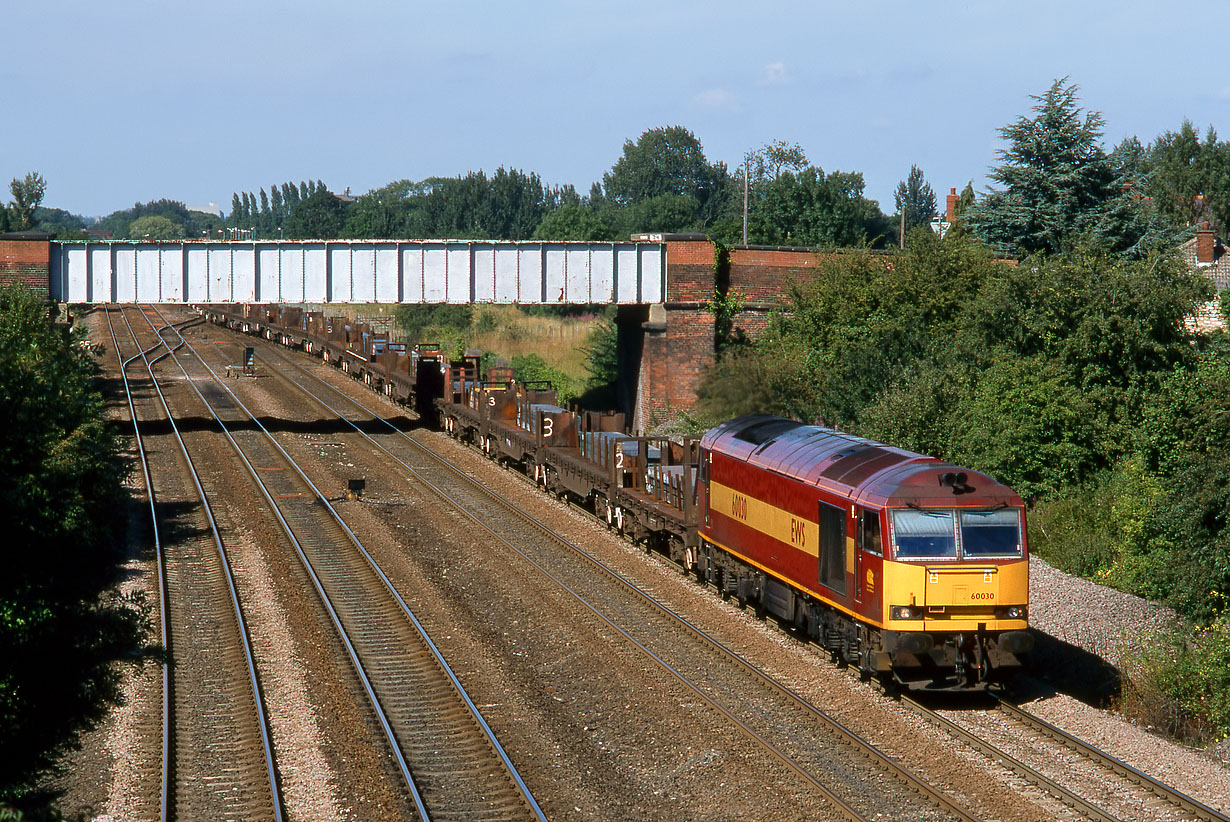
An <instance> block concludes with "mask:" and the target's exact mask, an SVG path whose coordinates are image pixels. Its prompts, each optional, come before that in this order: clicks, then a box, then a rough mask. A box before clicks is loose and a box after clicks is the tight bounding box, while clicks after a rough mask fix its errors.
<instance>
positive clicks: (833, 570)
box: [818, 500, 847, 596]
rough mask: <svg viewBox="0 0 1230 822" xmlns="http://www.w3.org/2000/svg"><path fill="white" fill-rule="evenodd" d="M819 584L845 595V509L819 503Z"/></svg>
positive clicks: (822, 502)
mask: <svg viewBox="0 0 1230 822" xmlns="http://www.w3.org/2000/svg"><path fill="white" fill-rule="evenodd" d="M818 521H819V524H820V529H819V530H820V546H819V548H820V557H819V559H820V584H821V585H823V586H824V587H826V588H828V589H830V590H832V591H835V592H837V593H838V594H841V595H843V596H844V595H845V593H846V552H847V546H846V509H845V506H842V507H841V508H838V507H837V506H836V505H829V504H828V503H827V502H824V501H823V500H822V501H821V502H820V514H819V517H818Z"/></svg>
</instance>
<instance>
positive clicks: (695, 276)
mask: <svg viewBox="0 0 1230 822" xmlns="http://www.w3.org/2000/svg"><path fill="white" fill-rule="evenodd" d="M655 239H657V238H655ZM661 240H662V241H663V242H665V244H666V268H667V271H666V302H665V303H663V304H662V305H660V306H651V307H650V308H649V310H648V318H647V319H645V320H644V321H643V322H642V323H641V326H640V331H641V333H642V336H641V339H640V345H639V349H640V350H639V351H636V350H635V349H636V348H638V346H637V345H636V344H635V343H632V344H629V345H628V346H627V348H626V349H625V350H626V351H627V353H628V355H629V357H628V358H626V359H625V361H626V362H636V363H638V366H637V373H636V378H635V379H636V390H635V399H634V401H633V403H632V404H633V408H632V426H633V428H634V430H636V431H637V432H641V433H643V432H647V431H650V430H652V429H654V428H655V427H657V426H658V425H660V424H661V423H664V422H667V421H669V420H671V419H673V418H675V417H677V416H678V415H679V414H680V413H681V412H691V411H694V410H695V408H696V390H697V388H698V387H699V385H700V383H701V381H702V380H703V378H704V376H705V373H706V372H707V371H708V369H709V368H710V367H711V366H712V365H713V363H714V360H715V357H716V354H717V339H716V327H715V321H716V317H715V316H714V314H713V313H712V312H711V311H708V310H706V308H707V307H708V306H709V305H711V304H712V301H713V298H714V294H715V291H720V292H723V293H727V294H737V295H738V296H739V297H740V299H741V300H742V301H743V305H742V310H741V311H740V312H739V313H738V314H736V315H735V316H734V317H733V318H732V321H733V328H734V331H735V333H736V334H742V335H743V336H745V337H747V338H749V339H755V338H756V337H757V336H759V335H760V334H761V333H762V332H763V330H764V328H765V326H766V325H767V323H768V318H769V314H770V313H771V312H772V311H774V310H776V309H779V308H781V307H782V306H784V305H786V303H787V298H788V295H789V293H790V287H791V285H793V284H795V283H800V282H802V281H804V280H806V279H808V278H810V277H811V276H812V274H813V271H814V267H815V264H816V261H817V254H818V252H817V251H816V250H815V249H803V248H764V247H755V246H752V247H742V246H740V247H734V248H729V249H726V253H727V258H726V264H725V265H719V264H718V263H719V260H718V254H719V249H718V246H716V245H715V244H714V243H712V242H710V241H709V239H708V238H706V237H703V236H697V235H663V236H661ZM630 330H631V329H629V328H628V327H627V325H626V321H625V325H624V333H626V332H627V331H630Z"/></svg>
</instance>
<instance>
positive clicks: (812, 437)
mask: <svg viewBox="0 0 1230 822" xmlns="http://www.w3.org/2000/svg"><path fill="white" fill-rule="evenodd" d="M701 447H703V448H706V449H709V450H711V451H715V452H717V453H720V454H725V455H727V456H730V457H733V458H735V459H738V460H741V461H743V462H746V463H748V464H749V465H754V466H756V467H758V468H762V469H764V470H767V471H772V472H774V473H776V474H780V475H782V476H786V477H790V478H792V479H797V480H800V481H802V482H806V483H808V484H809V485H816V486H819V487H824V488H828V489H830V490H833V491H835V492H837V493H840V494H841V495H842V496H846V497H849V498H851V499H853V500H856V501H858V502H862V503H864V504H874V505H907V504H912V505H918V506H920V507H924V508H925V507H953V506H956V505H960V506H965V505H978V506H982V505H997V504H1000V503H1007V504H1009V505H1020V504H1021V501H1020V497H1018V496H1017V495H1016V493H1015V492H1014V491H1012V489H1010V488H1008V487H1007V486H1005V485H1002V484H1000V483H999V482H997V481H996V480H995V479H994V478H992V477H990V476H987V475H986V474H981V473H979V472H976V471H971V470H969V469H965V468H959V467H957V466H955V465H952V464H951V463H946V462H943V461H941V460H938V459H936V458H935V457H928V456H925V455H923V454H918V453H915V452H913V451H907V450H906V449H904V448H896V447H894V446H891V445H885V444H884V443H881V442H876V441H875V440H869V439H865V438H863V437H856V436H853V435H851V434H846V433H843V432H841V431H834V430H833V429H831V428H823V427H821V426H818V425H805V424H803V423H801V422H796V421H794V420H788V419H785V418H784V417H776V416H771V415H768V414H752V415H748V416H744V417H738V418H736V419H733V420H730V421H729V422H725V423H722V424H721V425H718V426H716V427H714V428H712V429H710V430H709V431H708V432H707V433H706V434H705V435H704V437H703V438H702V440H701ZM962 478H963V479H962Z"/></svg>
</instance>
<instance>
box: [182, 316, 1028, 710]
mask: <svg viewBox="0 0 1230 822" xmlns="http://www.w3.org/2000/svg"><path fill="white" fill-rule="evenodd" d="M206 314H207V316H209V318H210V319H211V320H213V321H215V322H220V323H224V324H226V325H229V326H231V327H233V328H236V329H238V330H242V331H244V332H246V333H250V334H260V335H262V336H265V337H267V338H268V339H271V340H275V341H278V342H280V343H282V344H283V345H289V346H293V347H299V348H302V349H303V350H304V351H306V352H308V353H311V354H315V355H317V356H320V357H322V359H323V360H324V361H325V362H329V363H333V364H336V365H337V366H338V367H339V368H341V369H342V370H343V371H345V372H347V373H349V374H350V375H351V376H353V377H355V378H356V379H359V380H362V381H363V382H364V383H365V384H366V385H368V386H370V387H371V388H373V389H374V390H376V391H381V392H382V393H384V394H386V395H387V396H389V397H391V398H393V399H395V400H397V401H399V402H402V403H405V404H407V405H414V406H415V407H416V408H417V409H418V410H419V413H420V416H421V417H422V418H423V419H424V420H425V421H427V422H428V423H429V424H439V425H440V426H441V427H442V428H443V429H444V430H445V431H446V432H447V433H449V434H450V435H452V436H454V437H457V438H458V439H461V440H463V441H466V442H470V443H473V444H474V445H476V446H477V447H479V448H481V450H482V451H483V453H485V454H486V455H487V456H489V457H490V458H492V459H494V460H499V461H501V462H505V463H507V464H509V465H512V466H516V467H519V468H520V469H522V470H524V471H525V472H526V473H527V474H529V475H531V476H532V477H533V479H534V481H535V483H537V484H539V485H541V486H542V487H544V488H546V489H548V490H550V491H553V492H554V493H556V494H559V495H561V496H564V495H567V496H568V497H570V498H571V499H573V500H574V501H576V502H577V503H579V504H580V505H583V506H585V507H587V508H589V509H590V510H592V511H594V513H595V514H597V515H598V516H599V517H602V518H604V519H605V520H606V522H607V523H608V524H609V525H611V526H612V527H613V528H616V529H617V530H619V531H620V532H621V533H622V534H624V535H625V536H627V537H628V538H629V539H632V540H633V541H635V542H638V543H642V544H645V545H646V546H649V547H653V548H656V549H659V550H662V551H663V552H664V553H666V554H667V555H668V556H670V557H671V558H672V559H674V560H675V561H677V562H679V563H681V564H682V565H683V567H684V568H685V569H687V570H688V571H691V572H694V573H695V574H696V575H697V577H698V578H700V579H701V580H703V581H705V582H708V583H711V584H713V585H714V586H716V587H717V588H718V590H719V591H721V593H722V594H723V596H735V597H737V598H738V599H739V600H740V602H743V603H749V604H752V605H754V606H755V607H757V608H758V609H761V610H763V611H764V612H766V613H769V614H772V615H773V616H775V617H776V618H777V619H779V620H780V621H782V622H783V623H784V624H787V625H789V626H792V627H793V628H794V629H796V630H798V631H799V632H800V633H802V634H805V635H806V636H808V637H809V638H811V639H813V640H814V641H816V642H818V643H819V644H821V645H823V646H824V647H825V648H827V649H828V650H829V651H831V652H832V653H833V654H834V656H836V657H838V658H841V659H843V660H845V661H846V662H848V663H849V664H851V665H855V666H857V667H858V668H859V670H860V671H861V672H862V673H863V674H865V675H866V676H868V677H877V678H880V679H881V680H883V681H885V682H895V683H900V684H904V685H906V686H909V687H912V688H931V689H947V688H960V689H966V688H978V687H982V686H984V685H986V684H988V683H993V682H996V681H1003V680H1005V679H1006V678H1008V677H1010V676H1011V675H1012V673H1013V672H1015V671H1016V670H1017V669H1018V668H1020V666H1021V655H1022V654H1024V653H1026V652H1028V651H1029V650H1030V648H1031V647H1032V645H1033V636H1032V635H1031V634H1030V633H1029V631H1028V623H1027V621H1026V617H1027V607H1028V601H1029V553H1028V548H1027V544H1026V534H1025V509H1024V505H1023V504H1022V502H1021V499H1020V497H1019V496H1017V494H1016V493H1014V492H1013V491H1012V489H1010V488H1008V487H1006V486H1004V485H1001V484H1000V483H999V482H996V481H995V480H994V479H992V478H991V477H989V476H986V475H985V474H979V473H977V472H974V471H969V470H966V469H962V468H958V467H956V466H953V465H951V464H948V463H945V462H941V461H940V460H937V459H934V458H932V457H926V456H923V455H921V454H916V453H912V452H910V451H906V450H903V449H900V448H894V447H892V446H888V445H884V444H882V443H878V442H873V441H871V440H867V439H862V438H859V437H854V436H851V435H849V434H844V433H841V432H839V431H833V430H831V429H827V428H820V427H817V426H812V425H804V424H803V423H799V422H795V421H793V420H788V419H783V418H781V417H774V416H766V415H752V416H746V417H740V418H739V419H735V420H731V421H730V422H726V423H723V424H721V425H718V426H717V427H715V428H713V429H710V430H709V431H708V432H707V433H705V434H704V436H703V437H702V438H700V440H699V442H697V440H696V439H695V438H684V439H683V440H680V441H672V440H668V439H666V438H662V437H633V436H630V435H628V434H626V433H622V430H621V429H622V428H623V424H622V415H614V416H611V417H606V416H599V415H593V414H578V413H574V412H572V411H570V410H568V409H565V408H562V407H560V406H558V405H556V404H555V403H556V399H555V393H554V391H553V390H550V389H548V388H546V387H544V386H538V385H533V384H527V383H520V382H517V381H516V380H515V379H514V378H513V374H512V372H511V370H510V369H507V368H503V369H496V370H489V371H488V373H487V374H486V379H482V378H480V374H479V362H478V360H477V358H472V357H471V358H463V359H461V360H458V361H455V362H447V361H446V360H445V359H444V358H443V357H442V356H441V355H440V352H439V348H438V346H423V345H418V346H414V347H413V348H411V347H410V346H408V345H402V344H398V343H395V342H392V341H390V340H389V339H388V338H387V336H384V335H381V334H377V333H374V332H372V331H371V329H369V328H367V327H366V326H365V325H364V324H363V323H352V322H350V321H347V320H345V319H342V318H324V317H322V316H321V315H320V314H318V313H308V314H302V313H301V312H298V311H297V310H294V309H282V310H281V312H280V313H279V312H276V311H273V310H272V309H270V308H269V307H260V306H249V307H245V308H243V309H242V311H241V312H237V311H234V310H229V311H228V310H226V309H209V310H207V311H206Z"/></svg>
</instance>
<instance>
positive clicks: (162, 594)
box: [103, 306, 173, 822]
mask: <svg viewBox="0 0 1230 822" xmlns="http://www.w3.org/2000/svg"><path fill="white" fill-rule="evenodd" d="M122 310H123V309H121V311H122ZM103 313H104V314H105V315H106V317H107V331H108V332H109V333H110V335H111V344H112V345H113V346H115V359H116V362H118V363H119V366H120V378H121V379H122V380H123V382H124V398H125V399H126V400H127V402H128V418H129V419H130V420H132V433H133V439H134V441H135V442H136V445H137V453H138V455H139V456H140V458H141V476H142V478H143V480H144V482H145V497H146V499H147V500H148V502H149V515H150V528H151V532H152V535H153V541H154V566H155V567H156V568H157V569H158V629H159V637H158V640H159V643H160V644H161V645H162V648H163V650H164V652H165V653H166V654H167V655H168V656H169V655H170V652H171V643H170V639H169V637H170V633H169V631H168V628H167V622H168V620H169V619H170V616H169V614H168V612H167V580H166V568H165V565H166V557H165V556H164V555H163V552H162V540H161V537H160V535H159V532H158V509H157V506H156V504H155V502H154V496H155V495H154V483H153V480H152V479H151V478H150V470H149V459H148V457H147V455H146V453H145V442H144V440H143V438H142V436H141V426H140V423H139V421H138V420H137V410H136V406H135V404H134V403H133V401H132V386H131V384H130V383H129V382H128V365H129V363H131V362H133V361H134V360H136V359H138V358H140V357H142V356H143V355H145V354H147V353H149V352H151V351H153V350H154V349H157V348H161V347H162V346H161V345H160V344H159V345H154V346H151V347H150V348H149V349H146V350H145V351H141V352H139V353H137V354H133V355H132V356H131V357H129V358H128V359H123V357H124V355H123V353H121V351H120V341H119V338H118V337H116V335H115V326H114V325H113V324H112V322H111V309H110V307H106V306H105V307H104V308H103ZM172 721H173V717H172V711H171V666H170V665H169V664H167V660H166V659H164V660H163V661H162V779H161V782H162V784H161V788H160V791H159V802H158V818H159V819H161V820H164V822H165V820H167V819H168V818H169V817H168V815H167V811H168V808H169V807H170V802H171V790H170V779H171V723H172Z"/></svg>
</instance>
